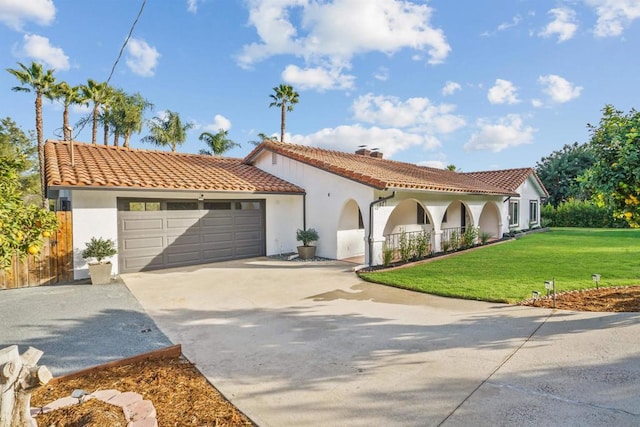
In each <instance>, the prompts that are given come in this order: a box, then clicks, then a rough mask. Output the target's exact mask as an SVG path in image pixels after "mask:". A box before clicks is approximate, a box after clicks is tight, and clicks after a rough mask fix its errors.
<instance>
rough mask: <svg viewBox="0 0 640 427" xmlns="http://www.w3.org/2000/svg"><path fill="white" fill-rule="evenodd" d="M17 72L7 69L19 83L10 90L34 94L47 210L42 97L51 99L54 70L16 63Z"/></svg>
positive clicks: (40, 65)
mask: <svg viewBox="0 0 640 427" xmlns="http://www.w3.org/2000/svg"><path fill="white" fill-rule="evenodd" d="M18 65H19V66H20V69H19V70H16V69H12V68H8V69H7V71H8V72H9V73H11V74H12V75H13V76H14V77H15V78H17V79H18V81H19V82H20V86H15V87H13V88H11V90H13V91H15V92H31V91H32V90H33V91H34V92H35V93H36V101H35V106H36V135H37V138H38V165H39V167H40V190H41V191H42V206H43V207H44V208H45V209H48V208H49V202H48V200H47V194H46V191H45V187H46V182H45V178H44V141H43V136H42V97H43V96H44V97H45V98H48V99H51V98H52V89H53V87H54V86H55V82H56V78H55V77H54V75H53V73H54V70H46V71H45V70H43V69H42V64H38V63H36V62H32V63H31V66H29V67H26V66H25V65H24V64H22V63H20V62H18Z"/></svg>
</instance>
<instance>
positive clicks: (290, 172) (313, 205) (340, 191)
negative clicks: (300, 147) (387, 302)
mask: <svg viewBox="0 0 640 427" xmlns="http://www.w3.org/2000/svg"><path fill="white" fill-rule="evenodd" d="M254 164H255V166H257V167H258V168H260V169H262V170H264V171H266V172H269V173H270V174H272V175H275V176H277V177H278V178H282V179H284V180H286V181H289V182H291V183H293V184H295V185H298V186H299V187H302V188H304V189H305V190H306V192H307V196H306V203H307V206H306V215H307V224H306V225H307V228H314V229H316V231H318V234H319V236H320V239H319V240H318V242H316V246H317V252H316V253H317V255H318V256H321V257H326V258H340V257H341V256H344V255H345V254H350V253H351V252H352V248H353V246H354V242H353V239H354V238H357V237H356V234H357V233H356V232H355V231H354V232H353V233H351V234H349V235H348V236H345V237H348V238H347V239H344V240H343V239H342V238H341V239H340V245H341V246H340V247H338V230H339V223H340V216H341V213H342V210H343V207H344V206H345V204H346V203H347V202H348V201H349V200H351V199H353V200H354V201H355V202H356V203H357V204H358V206H359V208H360V211H361V212H362V219H363V222H364V224H365V232H364V236H368V221H369V203H370V202H371V200H373V189H372V188H370V187H367V186H365V185H362V184H358V183H356V182H354V181H351V180H348V179H345V178H342V177H339V176H337V175H335V174H332V173H329V172H326V171H323V170H320V169H318V168H315V167H313V166H309V165H306V164H304V163H301V162H298V161H296V160H293V159H290V158H288V157H284V156H281V155H279V154H278V155H276V163H275V164H273V157H272V154H271V152H266V151H265V152H262V153H261V154H260V155H259V156H258V158H257V159H256V160H255V162H254ZM300 212H301V211H300ZM296 228H301V225H297V226H296V227H290V230H289V231H288V233H289V235H293V236H294V238H295V231H296ZM341 237H343V235H341ZM365 246H366V245H365Z"/></svg>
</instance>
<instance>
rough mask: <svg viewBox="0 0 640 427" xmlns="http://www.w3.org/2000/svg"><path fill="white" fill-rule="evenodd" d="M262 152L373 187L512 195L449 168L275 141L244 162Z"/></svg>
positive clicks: (255, 150) (253, 158)
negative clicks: (430, 166) (281, 156)
mask: <svg viewBox="0 0 640 427" xmlns="http://www.w3.org/2000/svg"><path fill="white" fill-rule="evenodd" d="M262 151H270V152H275V153H278V154H281V155H283V156H285V157H289V158H291V159H294V160H297V161H299V162H302V163H305V164H308V165H311V166H314V167H317V168H319V169H322V170H325V171H327V172H331V173H334V174H336V175H339V176H342V177H345V178H348V179H351V180H353V181H356V182H359V183H361V184H365V185H369V186H371V187H374V188H377V189H415V190H425V191H434V192H446V193H467V194H490V195H504V196H510V195H516V193H515V192H514V191H513V190H509V189H505V188H503V187H499V186H496V185H492V184H489V183H486V182H484V181H481V180H479V179H477V178H474V177H472V176H468V175H465V174H460V173H457V172H452V171H449V170H442V169H435V168H429V167H425V166H417V165H414V164H411V163H404V162H398V161H393V160H386V159H381V158H375V157H371V156H365V155H362V154H351V153H344V152H340V151H332V150H325V149H320V148H315V147H309V146H303V145H294V144H289V143H282V142H277V141H263V142H262V143H261V144H260V145H259V146H257V147H256V148H255V149H254V150H253V151H252V152H251V153H249V155H248V156H247V157H245V159H244V162H245V163H246V164H252V163H253V162H254V161H255V159H256V158H257V156H258V155H259V154H260V153H261V152H262Z"/></svg>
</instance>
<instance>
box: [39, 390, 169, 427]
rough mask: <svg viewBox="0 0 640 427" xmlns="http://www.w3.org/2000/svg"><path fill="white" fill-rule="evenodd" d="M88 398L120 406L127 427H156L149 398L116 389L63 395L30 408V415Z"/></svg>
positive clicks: (154, 413)
mask: <svg viewBox="0 0 640 427" xmlns="http://www.w3.org/2000/svg"><path fill="white" fill-rule="evenodd" d="M90 399H98V400H101V401H103V402H105V403H108V404H110V405H115V406H119V407H120V408H122V412H123V413H124V418H125V419H126V420H127V421H128V423H127V427H158V419H157V418H156V417H157V413H156V408H155V407H154V406H153V403H152V402H151V401H150V400H144V399H142V396H141V395H140V394H138V393H134V392H132V391H127V392H124V393H121V392H120V391H118V390H113V389H112V390H98V391H96V392H93V393H90V394H86V395H84V396H82V397H81V398H76V397H72V396H68V397H63V398H60V399H58V400H54V401H53V402H51V403H49V404H47V405H45V406H43V407H41V408H31V416H32V417H37V416H38V415H40V414H46V413H47V412H51V411H53V410H56V409H60V408H66V407H68V406H73V405H78V404H81V403H82V402H86V401H87V400H90Z"/></svg>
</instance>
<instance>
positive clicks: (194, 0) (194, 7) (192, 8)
mask: <svg viewBox="0 0 640 427" xmlns="http://www.w3.org/2000/svg"><path fill="white" fill-rule="evenodd" d="M200 1H202V0H200ZM198 3H199V0H187V10H188V11H189V12H191V13H198Z"/></svg>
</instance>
